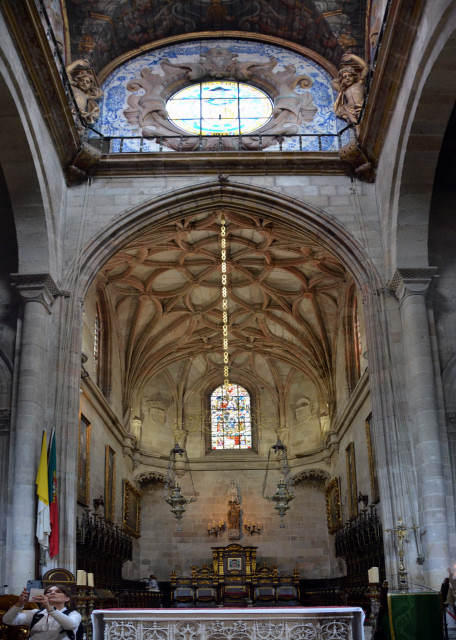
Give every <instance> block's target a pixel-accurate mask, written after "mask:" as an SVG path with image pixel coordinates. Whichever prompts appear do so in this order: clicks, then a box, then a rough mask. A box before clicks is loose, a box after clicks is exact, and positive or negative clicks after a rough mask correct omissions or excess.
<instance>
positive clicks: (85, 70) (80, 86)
mask: <svg viewBox="0 0 456 640" xmlns="http://www.w3.org/2000/svg"><path fill="white" fill-rule="evenodd" d="M66 72H67V74H68V79H69V81H70V84H71V88H72V90H73V95H74V99H75V101H76V104H77V105H78V108H79V111H80V113H81V116H82V119H83V120H84V122H86V123H87V124H93V123H94V122H96V121H97V120H98V118H99V117H100V107H99V106H98V104H97V103H96V100H99V99H100V98H101V96H102V95H103V91H102V90H101V89H100V87H99V86H98V82H97V79H96V76H95V72H94V70H93V69H92V67H91V66H90V63H89V62H88V61H87V60H75V61H74V62H72V63H71V64H70V65H69V66H68V67H67V68H66Z"/></svg>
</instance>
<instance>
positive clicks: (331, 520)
mask: <svg viewBox="0 0 456 640" xmlns="http://www.w3.org/2000/svg"><path fill="white" fill-rule="evenodd" d="M325 501H326V518H327V521H328V531H329V533H336V531H338V530H339V529H340V528H341V527H342V509H341V504H340V484H339V478H338V477H336V478H333V479H332V480H330V481H329V483H328V484H327V486H326V489H325Z"/></svg>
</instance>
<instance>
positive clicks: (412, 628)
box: [388, 593, 443, 640]
mask: <svg viewBox="0 0 456 640" xmlns="http://www.w3.org/2000/svg"><path fill="white" fill-rule="evenodd" d="M388 617H389V633H390V638H391V640H441V639H442V637H443V636H442V605H441V598H440V594H439V593H389V594H388Z"/></svg>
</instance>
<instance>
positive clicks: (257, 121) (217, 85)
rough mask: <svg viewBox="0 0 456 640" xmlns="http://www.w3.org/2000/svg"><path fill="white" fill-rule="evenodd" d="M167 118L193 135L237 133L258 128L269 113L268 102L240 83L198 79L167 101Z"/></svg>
mask: <svg viewBox="0 0 456 640" xmlns="http://www.w3.org/2000/svg"><path fill="white" fill-rule="evenodd" d="M166 108H167V110H168V115H169V119H170V120H171V121H172V122H173V123H174V124H175V125H176V127H179V129H182V130H183V131H186V132H187V133H192V134H193V135H206V136H207V135H209V136H210V135H219V134H222V135H239V134H246V133H251V132H252V131H256V130H257V129H259V128H260V127H262V126H263V125H264V124H266V122H267V121H268V120H269V119H270V117H271V115H272V101H271V99H270V98H269V97H268V96H267V95H266V94H265V93H264V92H263V91H261V90H260V89H257V88H256V87H253V86H252V85H248V84H244V83H242V82H227V81H221V82H218V81H211V82H199V83H198V84H193V85H191V86H189V87H185V89H181V90H180V91H178V92H177V93H175V94H174V95H173V96H171V98H170V99H169V100H168V102H167V105H166Z"/></svg>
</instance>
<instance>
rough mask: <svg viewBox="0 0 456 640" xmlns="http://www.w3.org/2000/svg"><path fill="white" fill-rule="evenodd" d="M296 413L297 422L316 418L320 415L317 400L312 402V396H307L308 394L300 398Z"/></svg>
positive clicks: (300, 422)
mask: <svg viewBox="0 0 456 640" xmlns="http://www.w3.org/2000/svg"><path fill="white" fill-rule="evenodd" d="M295 415H296V423H297V424H302V423H304V422H310V421H311V420H316V419H317V417H318V416H317V411H316V407H315V402H312V401H311V400H310V398H307V397H306V396H304V397H303V398H299V400H298V401H297V403H296V408H295Z"/></svg>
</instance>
